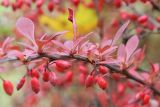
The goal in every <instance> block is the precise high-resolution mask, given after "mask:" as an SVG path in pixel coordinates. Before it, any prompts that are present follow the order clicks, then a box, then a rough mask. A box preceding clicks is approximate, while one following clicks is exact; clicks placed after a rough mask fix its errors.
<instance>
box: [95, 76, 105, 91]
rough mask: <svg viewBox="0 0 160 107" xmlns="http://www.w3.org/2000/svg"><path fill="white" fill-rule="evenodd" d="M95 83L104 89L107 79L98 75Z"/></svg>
mask: <svg viewBox="0 0 160 107" xmlns="http://www.w3.org/2000/svg"><path fill="white" fill-rule="evenodd" d="M97 83H98V85H99V87H100V88H101V89H103V90H104V89H106V88H107V81H106V80H105V79H104V78H103V77H98V78H97Z"/></svg>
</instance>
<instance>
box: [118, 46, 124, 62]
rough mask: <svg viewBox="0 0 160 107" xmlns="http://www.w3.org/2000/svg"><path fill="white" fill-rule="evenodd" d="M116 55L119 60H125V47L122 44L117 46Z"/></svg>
mask: <svg viewBox="0 0 160 107" xmlns="http://www.w3.org/2000/svg"><path fill="white" fill-rule="evenodd" d="M117 57H118V60H120V61H121V62H125V58H126V49H125V46H124V44H121V45H120V46H119V48H118V53H117Z"/></svg>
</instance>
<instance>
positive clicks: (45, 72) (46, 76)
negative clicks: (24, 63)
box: [42, 71, 50, 82]
mask: <svg viewBox="0 0 160 107" xmlns="http://www.w3.org/2000/svg"><path fill="white" fill-rule="evenodd" d="M49 76H50V72H48V71H44V72H43V77H42V79H43V81H45V82H48V81H49Z"/></svg>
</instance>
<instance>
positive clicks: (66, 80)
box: [65, 71, 73, 82]
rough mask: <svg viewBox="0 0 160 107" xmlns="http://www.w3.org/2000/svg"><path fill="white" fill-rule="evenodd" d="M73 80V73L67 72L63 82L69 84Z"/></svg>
mask: <svg viewBox="0 0 160 107" xmlns="http://www.w3.org/2000/svg"><path fill="white" fill-rule="evenodd" d="M72 78H73V72H72V71H68V72H67V73H66V74H65V82H71V81H72Z"/></svg>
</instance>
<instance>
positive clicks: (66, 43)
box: [64, 40, 74, 50]
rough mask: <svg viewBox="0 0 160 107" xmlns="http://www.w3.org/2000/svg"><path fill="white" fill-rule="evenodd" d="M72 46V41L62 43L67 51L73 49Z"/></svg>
mask: <svg viewBox="0 0 160 107" xmlns="http://www.w3.org/2000/svg"><path fill="white" fill-rule="evenodd" d="M73 45H74V43H73V41H70V40H69V41H66V42H64V46H65V47H66V48H67V49H69V50H71V49H73Z"/></svg>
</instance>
